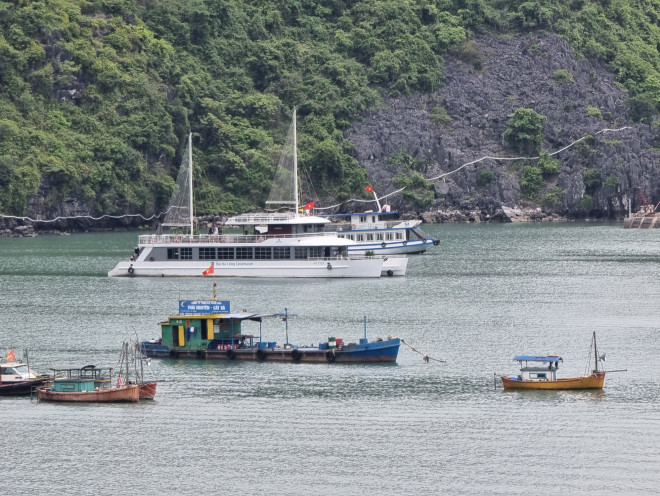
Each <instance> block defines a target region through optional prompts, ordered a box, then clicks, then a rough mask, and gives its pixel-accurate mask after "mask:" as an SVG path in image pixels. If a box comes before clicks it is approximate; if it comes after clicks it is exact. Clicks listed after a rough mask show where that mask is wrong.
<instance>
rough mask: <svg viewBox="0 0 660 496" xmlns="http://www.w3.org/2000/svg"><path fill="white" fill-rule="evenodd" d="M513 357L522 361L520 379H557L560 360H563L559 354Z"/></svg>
mask: <svg viewBox="0 0 660 496" xmlns="http://www.w3.org/2000/svg"><path fill="white" fill-rule="evenodd" d="M513 359H514V360H517V361H518V362H519V363H520V374H519V375H518V380H519V381H556V380H557V369H558V368H559V362H563V360H562V358H561V357H560V356H557V355H548V356H534V355H516V356H515V357H513Z"/></svg>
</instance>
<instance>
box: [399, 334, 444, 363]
mask: <svg viewBox="0 0 660 496" xmlns="http://www.w3.org/2000/svg"><path fill="white" fill-rule="evenodd" d="M401 342H402V343H403V344H405V345H406V346H407V347H408V348H410V349H411V350H412V351H414V352H415V353H419V354H420V355H422V360H424V363H429V360H433V361H434V362H440V363H447V362H446V361H445V360H440V359H438V358H433V357H430V356H428V355H427V354H426V353H422V352H421V351H419V350H418V349H417V348H415V347H413V346H411V345H409V344H408V343H406V342H405V340H404V339H403V338H401Z"/></svg>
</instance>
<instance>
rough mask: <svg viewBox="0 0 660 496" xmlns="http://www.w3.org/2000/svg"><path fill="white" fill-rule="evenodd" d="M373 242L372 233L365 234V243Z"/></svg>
mask: <svg viewBox="0 0 660 496" xmlns="http://www.w3.org/2000/svg"><path fill="white" fill-rule="evenodd" d="M373 240H374V233H367V241H373Z"/></svg>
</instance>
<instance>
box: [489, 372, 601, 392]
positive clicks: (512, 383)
mask: <svg viewBox="0 0 660 496" xmlns="http://www.w3.org/2000/svg"><path fill="white" fill-rule="evenodd" d="M501 379H502V386H503V387H504V389H545V390H561V389H602V388H603V384H604V383H605V373H604V372H597V373H595V374H591V375H588V376H585V377H567V378H564V379H556V380H554V381H522V380H518V379H517V378H515V377H506V376H503V377H502V378H501Z"/></svg>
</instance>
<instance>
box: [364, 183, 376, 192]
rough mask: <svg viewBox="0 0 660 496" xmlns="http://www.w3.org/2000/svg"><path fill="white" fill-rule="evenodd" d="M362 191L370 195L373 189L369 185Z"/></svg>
mask: <svg viewBox="0 0 660 496" xmlns="http://www.w3.org/2000/svg"><path fill="white" fill-rule="evenodd" d="M364 190H365V191H366V192H367V193H371V192H372V191H373V190H374V187H373V186H372V185H369V186H367V187H366V188H364Z"/></svg>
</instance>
